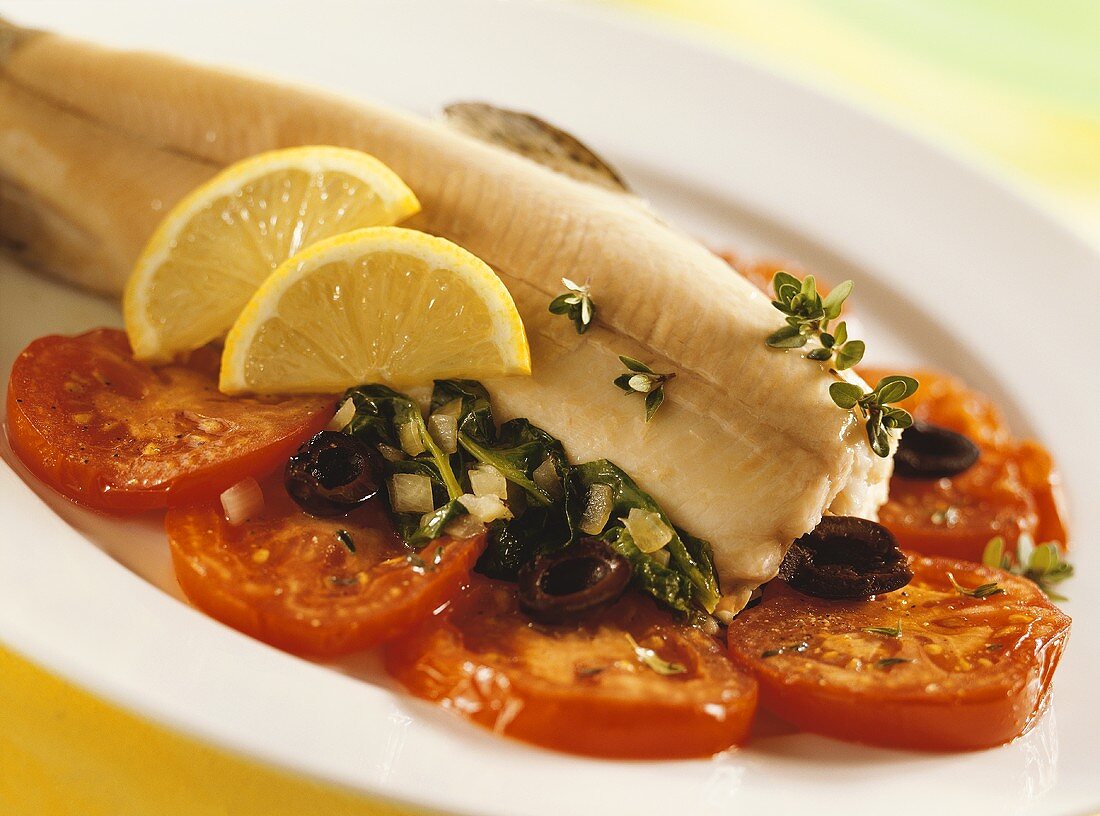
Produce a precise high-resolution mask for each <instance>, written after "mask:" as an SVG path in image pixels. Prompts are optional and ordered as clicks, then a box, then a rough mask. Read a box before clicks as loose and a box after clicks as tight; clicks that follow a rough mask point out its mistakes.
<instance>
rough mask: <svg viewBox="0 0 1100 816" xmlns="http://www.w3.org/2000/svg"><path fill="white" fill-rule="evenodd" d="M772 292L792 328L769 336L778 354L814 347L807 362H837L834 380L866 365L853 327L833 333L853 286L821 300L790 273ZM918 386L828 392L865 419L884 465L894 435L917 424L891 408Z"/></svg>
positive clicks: (892, 380)
mask: <svg viewBox="0 0 1100 816" xmlns="http://www.w3.org/2000/svg"><path fill="white" fill-rule="evenodd" d="M772 288H773V289H774V290H775V300H773V301H772V306H774V307H775V308H776V309H778V310H779V311H781V312H782V313H783V314H785V315H786V316H787V317H786V321H787V325H785V326H783V327H782V328H781V329H779V330H777V331H774V332H772V333H771V334H770V335H768V337H767V339H766V340H765V341H764V342H765V343H767V344H768V345H769V346H771V347H772V348H778V349H795V348H803V347H805V346H807V345H811V343H812V345H813V347H812V348H811V349H810V350H809V351H808V352H807V353H806V357H807V358H808V359H810V360H816V361H817V362H821V363H824V362H828V361H830V360H832V365H833V369H834V370H833V373H834V374H836V372H837V371H844V370H845V369H847V368H851V367H852V366H854V365H855V364H856V363H858V362H859V361H860V360H862V359H863V354H864V352H865V351H866V350H867V346H866V344H865V343H864V342H863V341H862V340H850V339H849V338H848V326H847V324H846V323H845V322H844V321H841V322H840V323H838V324H837V326H836V329H834V330H832V331H830V330H829V327H830V325H831V324H832V322H833V321H834V320H836V319H838V318H839V317H840V311H841V309H842V308H843V307H844V301H846V300H847V299H848V296H849V295H851V294H852V288H853V284H852V282H851V281H844V283H841V284H838V285H837V286H834V287H833V289H832V291H831V292H829V294H827V295H826V296H825V297H822V296H821V293H820V292H818V291H817V281H816V280H815V279H814V276H813V275H807V276H806V277H805V278H803V279H802V280H799V279H798V278H796V277H795V276H794V275H791V274H790V273H788V272H776V273H775V276H774V277H773V278H772ZM834 358H835V359H834ZM917 386H918V383H917V381H916V380H914V379H913V378H912V377H903V376H900V375H895V376H892V377H883V378H882V379H881V380H879V384H878V385H877V386H875V388H874V390H873V391H864V390H863V389H862V388H860V387H859V386H858V385H854V384H853V383H849V382H843V381H841V382H835V383H833V384H832V385H831V386H830V387H829V395H830V396H831V397H832V398H833V402H835V403H836V404H837V405H838V406H840V407H841V408H843V409H844V410H846V411H853V412H855V411H856V410H858V411H859V413H860V414H862V416H863V418H864V420H866V425H867V441H868V442H870V443H871V450H873V451H874V452H875V453H876V454H877V455H878V456H881V457H883V458H884V459H885V458H886V457H887V456H889V455H890V433H889V432H890V431H892V430H899V431H900V430H903V429H905V428H908V427H909V426H910V425H912V424H913V418H912V417H911V416H910V415H909V413H908V412H907V411H905V410H903V409H901V408H896V407H890V405H889V404H890V403H892V402H901V401H902V400H903V399H905V398H906V397H908V396H911V395H912V394H913V393H914V392H916V390H917Z"/></svg>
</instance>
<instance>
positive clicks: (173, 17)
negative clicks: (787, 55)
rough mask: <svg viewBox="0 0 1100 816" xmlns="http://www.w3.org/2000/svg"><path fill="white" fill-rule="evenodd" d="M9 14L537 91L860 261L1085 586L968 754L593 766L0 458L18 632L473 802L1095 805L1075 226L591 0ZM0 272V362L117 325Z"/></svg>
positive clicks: (692, 806) (96, 309) (1091, 588)
mask: <svg viewBox="0 0 1100 816" xmlns="http://www.w3.org/2000/svg"><path fill="white" fill-rule="evenodd" d="M5 5H6V7H7V8H6V12H5V13H6V14H9V15H10V16H12V17H13V18H16V19H19V20H21V21H24V22H27V23H33V24H38V25H42V26H46V27H50V28H55V29H59V30H62V31H65V32H68V33H72V34H76V35H80V36H85V37H89V38H92V39H97V40H101V41H104V42H109V43H115V44H119V45H128V46H141V47H148V48H154V49H162V50H165V51H174V52H177V53H180V54H184V55H187V56H191V57H195V58H200V59H207V60H213V61H217V62H222V63H228V64H236V65H241V66H245V67H248V68H252V69H260V70H264V71H269V72H274V73H279V74H283V75H286V76H288V77H294V78H296V79H299V80H306V81H312V82H315V83H318V84H322V85H327V86H330V87H334V88H338V89H341V90H344V91H348V92H352V93H355V94H360V95H363V96H371V97H374V98H379V99H382V100H385V101H388V102H391V103H395V104H399V105H404V106H406V107H409V108H413V109H415V110H418V111H422V112H430V111H433V110H435V109H436V108H437V107H438V106H439V105H440V103H442V102H446V101H449V100H453V99H460V98H466V99H470V98H473V99H479V98H480V99H489V100H493V101H496V102H499V103H504V104H508V105H513V106H517V107H522V108H527V109H530V110H534V111H538V112H539V113H541V114H543V115H545V116H546V117H548V118H550V119H551V120H553V121H555V122H558V123H559V124H562V125H564V126H565V127H567V128H569V129H570V130H573V131H575V132H576V133H578V134H579V135H580V136H581V137H582V138H584V139H585V140H586V141H588V142H590V143H591V144H592V145H594V146H595V147H596V148H597V149H598V150H599V151H600V152H602V153H605V154H606V155H607V156H608V157H609V158H610V159H612V160H613V161H615V162H616V163H618V164H619V165H620V166H621V169H622V170H623V171H624V172H625V174H626V176H627V177H628V178H629V179H630V180H631V181H632V182H633V183H634V184H635V185H636V186H637V187H638V188H639V189H640V190H641V191H642V192H643V193H645V194H646V195H648V196H650V197H651V198H652V199H653V201H654V202H655V204H656V205H657V207H658V208H659V209H660V210H662V211H663V212H664V213H666V214H667V215H669V216H671V217H674V218H676V219H679V220H681V221H682V222H684V223H685V224H687V225H689V226H691V227H692V228H694V229H696V230H697V231H698V232H699V233H700V234H701V235H703V236H705V237H706V238H708V239H709V240H711V241H712V242H714V243H715V244H718V245H729V246H732V247H736V248H737V249H739V250H743V251H745V252H747V253H754V252H767V253H770V254H778V255H781V256H785V257H789V258H794V259H797V260H799V261H801V262H803V263H804V264H806V265H808V266H810V267H812V268H814V269H816V270H818V271H819V272H820V273H821V274H822V275H824V276H825V277H827V278H829V279H832V280H839V279H842V278H843V277H845V276H851V277H852V278H854V279H855V280H856V282H857V295H856V298H855V302H856V303H857V304H858V307H859V309H860V311H861V313H862V315H863V316H864V320H865V326H866V333H867V335H868V336H870V337H871V339H872V343H871V346H872V349H874V350H875V351H876V357H877V358H878V359H879V360H883V361H890V362H898V363H908V362H911V361H914V360H916V361H921V362H927V363H930V364H933V365H937V366H941V367H943V368H946V369H949V370H951V371H955V372H957V373H959V374H961V375H963V376H964V377H965V378H967V379H968V380H969V381H971V382H972V383H974V384H975V385H977V386H980V387H982V388H984V389H986V390H988V391H989V392H991V393H992V394H994V395H995V396H996V397H997V398H998V399H999V400H1000V402H1001V404H1002V405H1003V406H1004V407H1005V408H1006V409H1007V411H1008V413H1009V415H1010V417H1011V419H1012V420H1013V422H1014V424H1015V426H1016V428H1017V430H1018V431H1020V432H1021V433H1029V434H1034V435H1036V436H1038V437H1039V438H1041V439H1042V440H1043V441H1044V442H1045V443H1046V444H1047V445H1049V446H1050V447H1051V448H1052V449H1053V451H1054V453H1055V454H1056V456H1057V458H1058V460H1059V461H1060V463H1061V465H1062V468H1063V472H1064V474H1065V480H1066V482H1067V484H1068V486H1069V492H1070V498H1071V501H1072V505H1073V511H1074V513H1073V522H1074V529H1075V532H1076V540H1077V542H1079V544H1080V546H1079V549H1078V552H1077V553H1076V556H1075V557H1076V561H1077V565H1078V570H1079V572H1080V577H1079V578H1077V579H1075V580H1074V581H1073V582H1072V583H1070V584H1069V586H1068V592H1069V594H1070V595H1071V596H1073V598H1074V599H1075V600H1074V602H1072V603H1070V604H1067V607H1066V608H1067V611H1068V612H1069V613H1070V614H1072V615H1073V617H1074V631H1073V637H1072V639H1071V642H1070V645H1069V649H1068V651H1067V653H1066V657H1065V659H1064V661H1063V663H1062V667H1061V669H1060V670H1059V673H1058V676H1057V680H1056V683H1055V686H1056V693H1055V702H1054V706H1053V710H1052V711H1051V712H1050V713H1049V714H1048V715H1047V716H1046V717H1045V718H1044V719H1043V720H1042V722H1041V723H1040V725H1039V726H1038V727H1037V728H1036V729H1035V730H1033V731H1032V732H1031V733H1030V734H1029V735H1027V736H1026V737H1024V738H1023V739H1021V740H1018V741H1017V742H1016V743H1014V744H1012V745H1010V746H1007V747H1004V748H1000V749H996V750H992V751H985V752H980V753H971V754H962V755H953V756H940V755H926V754H911V753H904V752H892V751H884V750H876V749H869V748H862V747H858V746H853V745H847V744H844V743H841V742H833V741H830V740H826V739H822V738H818V737H813V736H804V735H802V736H797V735H796V736H790V735H788V736H771V737H764V738H760V739H758V740H756V741H755V742H754V743H753V744H751V745H750V746H749V747H747V748H745V749H742V750H737V751H731V752H729V753H728V754H726V755H723V756H721V757H718V758H715V759H713V760H710V761H693V762H666V763H625V762H598V761H592V760H585V759H578V758H574V757H569V756H563V755H559V754H554V753H550V752H546V751H541V750H537V749H534V748H530V747H526V746H524V745H521V744H518V743H514V742H510V741H506V740H502V739H497V738H495V737H493V736H491V735H489V734H488V733H485V732H483V731H480V730H477V729H475V728H474V727H472V726H468V725H466V724H464V723H461V722H458V721H457V720H453V719H451V718H450V717H448V716H447V715H445V714H443V713H441V712H438V711H436V710H435V709H433V708H431V707H430V706H427V705H424V704H421V703H419V702H417V701H414V700H411V699H409V698H407V697H405V696H403V695H400V694H395V693H393V692H392V691H390V690H387V689H386V688H384V687H381V686H379V685H375V684H373V683H371V682H363V680H362V678H367V679H368V680H369V679H371V678H375V679H377V673H376V669H375V667H374V666H372V665H371V661H370V660H366V659H365V660H359V661H347V662H345V663H343V664H341V665H340V666H338V667H335V670H334V669H333V668H330V667H325V666H320V665H316V664H313V663H309V662H306V661H303V660H299V659H296V658H293V657H289V656H287V655H285V654H282V653H280V652H278V651H276V650H274V649H270V648H268V647H266V646H264V645H262V644H260V643H258V642H256V641H254V640H250V639H249V638H247V637H244V636H242V635H239V634H237V633H236V632H234V631H232V630H230V629H227V628H225V627H223V626H221V625H219V624H217V623H215V622H214V621H212V620H211V619H209V618H207V617H205V616H203V615H202V614H200V613H198V612H196V611H194V610H192V609H190V608H189V607H187V606H186V605H184V604H183V603H180V602H179V598H180V596H179V593H178V591H177V590H176V589H175V588H174V584H173V582H172V578H171V575H170V571H169V567H168V560H167V556H166V552H165V550H166V548H165V545H164V541H163V537H162V535H161V534H160V532H159V528H158V523H159V522H158V520H157V519H156V518H154V517H151V518H149V519H146V520H144V521H143V522H142V523H141V530H140V533H138V532H135V529H134V525H133V524H132V523H130V522H127V523H125V524H120V523H119V522H117V521H114V520H111V519H108V518H104V517H99V516H95V515H94V514H91V513H88V512H85V511H81V510H79V509H77V508H75V507H73V506H72V505H70V504H68V503H66V502H64V501H61V500H58V499H57V498H56V497H54V496H51V495H49V494H48V493H47V492H46V491H44V490H42V489H41V488H40V487H38V486H36V485H33V483H32V485H31V487H28V486H27V485H26V484H24V483H23V481H21V475H22V472H21V471H20V470H19V468H18V466H16V468H15V472H13V471H12V470H9V469H7V468H0V487H2V492H0V519H2V520H3V521H2V524H3V528H2V529H3V532H2V533H0V639H2V640H3V641H4V642H5V643H6V644H8V645H9V646H11V647H13V648H15V649H17V650H18V651H20V652H22V653H24V654H25V655H27V656H28V657H30V658H32V659H33V660H35V661H38V662H39V663H41V664H43V665H45V666H47V667H49V668H51V669H52V670H54V671H55V672H57V673H58V674H60V675H62V676H64V677H67V678H70V679H72V680H74V681H75V682H77V683H79V684H81V685H82V686H84V687H86V688H88V689H91V690H93V691H95V692H97V693H99V694H101V695H103V696H104V697H106V698H108V699H111V700H114V701H117V702H119V703H121V704H123V705H125V706H126V707H128V708H130V709H132V710H134V711H137V712H141V713H142V714H144V715H146V716H148V717H151V718H153V719H155V720H158V721H160V722H164V723H167V724H169V725H171V726H174V727H176V728H179V729H180V730H182V731H185V732H187V733H190V734H195V735H198V736H200V737H202V738H204V739H207V740H210V741H212V742H215V743H218V744H220V745H223V746H227V747H229V748H231V749H234V750H236V751H239V752H242V753H245V754H248V755H251V756H254V757H258V758H261V759H263V760H266V761H268V762H272V763H276V764H278V765H281V766H285V767H288V768H293V769H296V770H299V771H301V772H304V773H307V774H313V775H316V776H317V777H321V778H325V779H328V780H332V781H335V782H340V783H343V784H346V785H348V786H351V787H353V788H358V789H362V790H365V791H371V792H374V793H379V794H382V795H384V796H387V797H390V798H393V799H395V800H401V801H408V802H416V803H421V804H425V805H431V806H435V807H437V808H440V809H446V810H454V811H459V812H463V813H478V814H487V815H490V814H501V816H521V815H522V814H532V815H534V814H546V815H547V816H549V815H550V814H553V815H554V816H561V814H577V813H584V812H599V813H602V814H618V813H622V814H640V813H654V814H668V813H693V814H694V813H700V814H706V813H714V814H719V813H722V814H726V813H733V812H741V813H745V812H752V811H753V810H754V809H756V808H767V809H768V811H769V812H773V813H789V812H795V809H796V808H805V809H806V810H811V809H812V810H813V811H814V812H816V813H842V812H845V813H846V812H851V811H853V810H855V811H862V810H866V809H868V808H869V807H871V806H872V805H877V806H881V807H882V808H883V809H887V810H889V811H890V812H892V813H896V814H902V813H925V812H930V811H931V810H932V809H937V810H948V811H964V810H968V809H976V810H978V811H979V812H987V813H1012V812H1027V813H1058V814H1070V813H1082V812H1087V811H1092V810H1093V809H1094V808H1095V807H1096V806H1097V805H1100V789H1098V783H1097V777H1096V773H1095V761H1096V758H1095V747H1096V736H1095V723H1096V718H1095V706H1094V701H1095V682H1096V677H1097V674H1098V668H1100V666H1098V664H1097V660H1098V658H1097V655H1098V654H1100V634H1098V633H1100V621H1098V620H1097V617H1098V616H1097V614H1096V602H1095V601H1094V600H1093V599H1095V598H1096V597H1098V596H1100V564H1098V563H1097V562H1098V559H1097V555H1096V552H1097V550H1096V547H1095V546H1094V544H1095V540H1096V539H1097V538H1098V537H1100V502H1097V501H1096V499H1095V494H1096V493H1097V490H1098V489H1100V479H1098V477H1097V475H1096V469H1095V462H1096V458H1097V455H1098V453H1100V451H1098V450H1097V444H1096V433H1095V424H1094V423H1095V410H1096V409H1095V407H1094V406H1095V404H1096V401H1097V399H1098V398H1100V389H1098V387H1097V384H1096V382H1097V381H1096V377H1095V372H1096V358H1095V333H1096V328H1095V327H1096V318H1095V313H1096V308H1095V304H1096V303H1097V296H1098V295H1100V291H1098V290H1100V286H1098V280H1100V278H1098V275H1100V257H1098V256H1097V255H1096V254H1095V253H1094V252H1093V251H1092V250H1090V249H1089V248H1088V247H1087V246H1086V245H1085V244H1084V243H1083V242H1082V241H1080V240H1078V239H1077V238H1075V237H1074V236H1073V235H1071V234H1070V233H1069V232H1067V231H1066V230H1065V229H1064V228H1063V227H1062V226H1061V225H1060V224H1058V223H1055V222H1054V221H1052V220H1051V218H1049V217H1048V216H1047V215H1045V214H1044V213H1042V212H1040V211H1038V210H1037V209H1036V208H1035V207H1033V206H1032V205H1030V204H1028V203H1026V202H1025V201H1022V200H1021V199H1019V198H1018V197H1016V196H1015V195H1014V194H1013V193H1011V192H1009V191H1007V190H1006V189H1004V188H1003V187H1002V186H1000V185H998V184H997V183H995V182H993V181H991V180H990V179H988V178H986V177H984V176H982V175H980V174H978V173H976V172H975V171H973V170H971V169H969V168H968V167H966V166H964V165H962V164H960V163H959V162H957V161H955V160H953V159H952V158H950V157H947V156H945V155H943V154H942V153H941V152H938V151H937V150H935V149H932V148H930V147H928V146H927V145H925V144H922V143H921V142H919V141H916V140H914V139H913V138H911V137H909V136H907V135H905V134H903V133H899V132H898V131H896V130H894V129H893V128H891V127H890V126H887V125H884V124H883V123H881V122H879V121H876V120H874V119H873V118H871V117H869V116H867V115H865V114H864V113H861V112H859V111H856V110H853V109H851V108H849V107H846V106H845V105H843V104H841V103H839V102H837V101H835V100H832V99H829V98H825V97H823V96H821V95H820V94H818V93H816V92H811V91H809V90H807V89H806V88H804V87H800V86H798V85H795V84H792V83H790V82H788V81H786V80H784V79H781V78H779V77H776V76H775V75H773V74H771V73H768V72H765V71H763V70H761V69H760V68H758V67H754V66H753V65H751V64H748V63H745V62H742V61H740V60H738V59H736V58H733V57H730V56H725V55H721V54H718V53H715V52H712V51H708V50H706V49H704V48H701V47H698V46H694V45H690V44H686V43H684V42H679V41H676V40H673V39H669V38H666V37H665V36H662V35H661V34H659V33H657V32H655V31H652V30H650V29H649V28H647V27H645V26H643V25H641V24H637V23H632V22H624V21H620V20H619V19H618V18H613V17H610V16H608V15H605V14H603V13H599V12H596V11H592V10H585V9H577V8H561V7H558V6H554V5H547V4H527V3H518V2H513V3H510V4H501V3H494V2H484V1H483V0H462V2H455V1H454V0H451V1H450V2H438V3H429V2H405V3H374V2H370V3H364V2H359V3H356V4H354V5H353V4H351V3H341V4H335V3H320V2H308V3H307V2H302V3H269V2H248V3H224V2H221V3H217V4H211V5H203V4H187V5H186V6H185V5H183V4H179V5H178V6H169V5H163V6H161V5H156V4H152V3H150V2H148V0H132V1H131V2H99V3H81V4H76V3H64V2H45V1H44V0H33V2H14V1H13V0H9V2H7V3H6V4H5ZM215 19H216V20H217V24H214V20H215ZM303 21H308V24H307V25H306V26H305V31H304V36H303ZM410 54H412V55H413V58H412V59H410ZM0 283H2V286H3V289H2V292H3V299H2V306H0V338H2V341H0V363H2V364H3V365H4V366H5V371H6V370H7V366H8V365H10V362H11V359H12V358H14V356H15V355H16V353H17V352H18V350H19V349H20V348H21V347H22V346H23V345H25V344H26V343H27V342H28V341H30V340H31V339H32V338H34V337H36V336H38V335H40V334H44V333H46V332H49V331H57V330H62V331H77V330H81V329H85V328H88V327H91V326H93V325H97V324H100V323H104V322H117V320H118V315H117V311H116V310H115V309H114V307H113V306H111V305H110V304H106V303H104V302H102V301H97V300H95V299H92V298H88V297H85V296H82V295H79V294H76V293H72V292H68V291H65V290H63V289H61V288H60V287H55V286H52V285H49V284H46V283H44V282H42V281H40V280H38V279H35V278H33V277H31V276H29V275H28V274H26V273H23V272H20V271H17V270H15V269H13V268H12V267H11V266H10V265H8V266H5V267H4V268H3V270H2V277H0ZM47 295H49V297H47ZM1089 372H1092V374H1091V375H1090V374H1089ZM5 456H8V458H9V459H10V455H9V454H8V453H7V452H6V453H5ZM17 474H19V475H17ZM36 494H37V497H36ZM349 675H350V676H349Z"/></svg>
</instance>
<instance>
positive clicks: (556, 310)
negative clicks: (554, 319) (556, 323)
mask: <svg viewBox="0 0 1100 816" xmlns="http://www.w3.org/2000/svg"><path fill="white" fill-rule="evenodd" d="M561 283H562V286H564V287H565V288H566V289H568V290H569V291H568V292H566V293H565V294H562V295H558V296H557V297H556V298H554V299H553V300H552V301H550V313H551V314H556V315H565V316H566V317H568V318H569V319H570V320H572V321H573V326H574V327H575V328H576V329H577V334H584V333H585V332H586V331H588V327H589V326H591V325H592V318H594V317H595V316H596V304H595V302H594V301H593V300H592V290H591V287H589V285H588V281H585V282H584V283H583V284H581V283H574V282H573V281H571V280H569V278H562V279H561Z"/></svg>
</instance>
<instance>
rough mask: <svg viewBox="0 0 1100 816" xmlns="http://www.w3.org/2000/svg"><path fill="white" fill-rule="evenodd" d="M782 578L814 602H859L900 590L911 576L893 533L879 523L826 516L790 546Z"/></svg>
mask: <svg viewBox="0 0 1100 816" xmlns="http://www.w3.org/2000/svg"><path fill="white" fill-rule="evenodd" d="M779 577H780V578H781V579H783V580H784V581H786V582H787V583H788V584H789V585H790V586H791V587H793V588H794V589H797V590H798V591H799V592H803V593H805V594H806V595H813V596H814V597H815V598H832V599H838V600H840V599H843V600H856V599H860V598H869V597H871V596H872V595H879V594H881V593H883V592H893V591H894V590H895V589H901V588H902V587H903V586H905V585H906V584H908V583H909V581H911V580H912V578H913V573H912V572H911V571H910V569H909V565H908V563H907V562H906V559H905V554H904V553H902V551H901V550H899V549H898V542H897V540H896V539H895V538H894V534H893V533H891V532H890V531H889V530H887V529H886V528H885V527H883V526H882V525H881V524H876V523H875V522H873V521H868V520H867V519H861V518H853V517H851V516H825V518H823V519H822V520H821V523H820V524H818V525H817V527H816V528H814V530H813V532H810V533H806V535H804V536H802V537H801V538H800V539H798V540H797V541H795V542H794V544H792V545H791V548H790V550H788V551H787V557H786V558H784V559H783V564H782V565H781V566H780V567H779Z"/></svg>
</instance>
